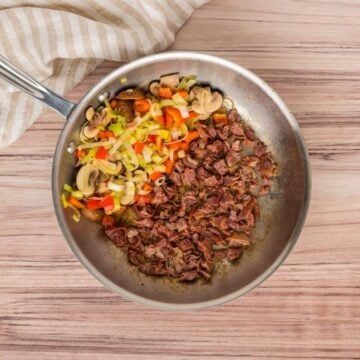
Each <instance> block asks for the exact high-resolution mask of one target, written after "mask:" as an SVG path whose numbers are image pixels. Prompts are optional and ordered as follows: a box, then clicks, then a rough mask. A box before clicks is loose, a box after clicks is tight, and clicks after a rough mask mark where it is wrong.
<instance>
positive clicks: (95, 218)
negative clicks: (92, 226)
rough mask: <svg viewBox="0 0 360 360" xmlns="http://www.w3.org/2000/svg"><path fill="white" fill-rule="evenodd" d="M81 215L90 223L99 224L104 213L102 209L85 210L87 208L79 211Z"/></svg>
mask: <svg viewBox="0 0 360 360" xmlns="http://www.w3.org/2000/svg"><path fill="white" fill-rule="evenodd" d="M81 214H82V215H83V216H84V217H85V218H86V219H88V220H90V221H92V222H97V223H99V222H101V220H102V218H103V216H104V211H103V210H102V209H97V210H91V209H87V208H85V207H84V208H83V209H81Z"/></svg>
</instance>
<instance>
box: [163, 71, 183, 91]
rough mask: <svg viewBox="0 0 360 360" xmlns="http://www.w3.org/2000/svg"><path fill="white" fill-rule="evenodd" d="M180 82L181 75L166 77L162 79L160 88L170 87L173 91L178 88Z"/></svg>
mask: <svg viewBox="0 0 360 360" xmlns="http://www.w3.org/2000/svg"><path fill="white" fill-rule="evenodd" d="M179 82H180V75H179V73H175V74H170V75H164V76H161V77H160V86H162V87H169V88H171V89H173V88H176V87H177V86H178V85H179Z"/></svg>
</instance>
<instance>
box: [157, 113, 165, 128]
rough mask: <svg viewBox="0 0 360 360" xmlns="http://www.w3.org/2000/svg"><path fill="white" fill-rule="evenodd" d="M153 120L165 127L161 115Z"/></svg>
mask: <svg viewBox="0 0 360 360" xmlns="http://www.w3.org/2000/svg"><path fill="white" fill-rule="evenodd" d="M155 120H156V121H157V122H158V123H159V124H160V125H163V126H164V125H165V119H164V117H163V116H162V115H160V116H157V117H156V118H155Z"/></svg>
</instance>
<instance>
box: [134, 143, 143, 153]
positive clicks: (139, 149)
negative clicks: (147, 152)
mask: <svg viewBox="0 0 360 360" xmlns="http://www.w3.org/2000/svg"><path fill="white" fill-rule="evenodd" d="M144 146H145V144H144V143H142V142H140V141H137V142H136V143H135V144H134V150H135V152H136V153H137V154H141V153H142V151H143V149H144Z"/></svg>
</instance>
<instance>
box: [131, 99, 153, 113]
mask: <svg viewBox="0 0 360 360" xmlns="http://www.w3.org/2000/svg"><path fill="white" fill-rule="evenodd" d="M134 110H135V111H136V112H139V113H146V112H148V111H149V110H150V101H149V100H148V99H136V100H135V101H134Z"/></svg>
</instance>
